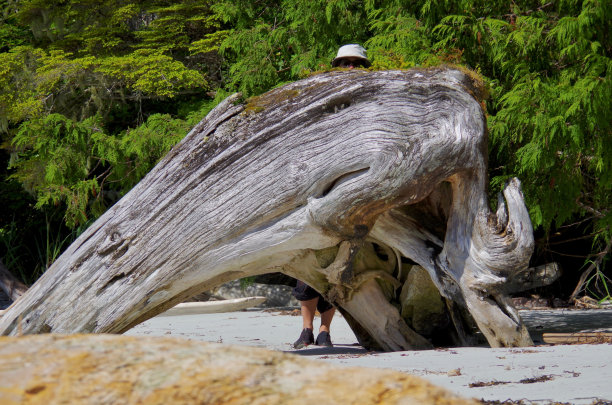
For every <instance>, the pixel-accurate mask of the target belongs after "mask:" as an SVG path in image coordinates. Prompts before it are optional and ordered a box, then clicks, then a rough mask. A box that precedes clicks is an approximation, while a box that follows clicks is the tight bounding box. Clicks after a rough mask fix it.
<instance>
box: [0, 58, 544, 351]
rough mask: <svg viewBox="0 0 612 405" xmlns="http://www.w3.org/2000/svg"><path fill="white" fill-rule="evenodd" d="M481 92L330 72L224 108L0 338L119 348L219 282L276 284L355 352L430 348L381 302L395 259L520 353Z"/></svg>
mask: <svg viewBox="0 0 612 405" xmlns="http://www.w3.org/2000/svg"><path fill="white" fill-rule="evenodd" d="M479 92H480V88H479V86H478V84H477V83H476V82H475V81H474V80H473V79H472V78H471V77H470V76H469V75H467V74H465V73H463V72H461V71H458V70H453V69H443V68H441V69H432V70H412V71H385V72H367V71H363V70H353V71H334V72H330V73H326V74H321V75H317V76H313V77H311V78H308V79H305V80H302V81H299V82H296V83H292V84H289V85H286V86H283V87H281V88H278V89H275V90H273V91H271V92H268V93H266V94H264V95H262V96H260V97H257V98H255V99H252V100H249V101H248V102H246V103H240V102H239V96H237V95H234V96H232V97H230V98H228V99H227V100H225V101H224V102H223V103H221V104H220V105H219V106H218V107H217V108H215V109H214V110H213V111H212V112H211V113H210V114H209V115H208V117H206V119H205V120H203V121H202V122H201V123H200V124H198V125H197V126H196V127H195V128H194V129H193V130H192V131H191V132H190V133H189V134H188V135H187V137H185V139H184V140H183V141H182V142H181V143H180V144H179V145H177V146H176V147H175V148H174V149H173V150H172V151H171V152H170V153H168V155H167V156H166V157H165V158H164V159H163V160H162V161H161V162H160V163H159V164H158V165H157V166H156V167H155V168H154V169H153V170H152V171H151V172H150V173H149V174H148V175H147V176H146V177H145V178H144V179H143V180H142V181H141V182H140V183H139V184H138V185H136V187H134V189H133V190H132V191H130V193H128V194H127V195H126V196H125V197H124V198H123V199H122V200H120V201H119V202H118V203H117V204H116V205H115V206H113V207H112V208H111V209H109V210H108V211H107V212H106V213H105V214H104V215H103V216H102V217H101V218H100V219H99V220H98V221H96V222H95V223H94V224H93V225H92V226H91V227H90V228H89V229H88V230H87V231H86V232H84V233H83V234H82V235H81V236H80V237H79V238H78V239H77V240H76V241H75V242H74V243H73V244H72V245H71V246H70V247H69V248H68V250H67V251H66V252H65V253H64V254H63V255H62V256H61V257H60V258H59V259H58V260H57V261H56V262H55V263H54V264H53V266H52V267H51V268H50V269H49V270H48V271H47V272H46V273H45V274H44V275H43V277H41V279H40V280H39V281H38V282H37V283H36V284H35V285H34V286H33V287H32V288H31V289H30V290H29V291H28V292H27V293H26V294H25V295H24V296H23V297H22V298H21V299H20V300H19V301H18V302H16V303H15V305H13V307H12V308H11V309H10V310H9V311H8V313H7V314H6V315H5V316H4V317H3V319H2V320H0V331H1V332H2V333H4V334H14V333H16V331H17V329H18V318H19V316H22V317H23V322H22V324H21V328H22V330H23V332H24V333H40V332H49V331H52V332H60V333H66V332H67V333H74V332H114V333H119V332H122V331H125V330H127V329H129V328H130V327H132V326H134V325H136V324H138V323H140V322H142V321H144V320H146V319H148V318H150V317H152V316H154V315H156V314H158V313H160V312H163V311H164V310H166V309H167V308H170V307H172V306H173V305H175V304H177V303H179V302H181V301H182V300H184V299H186V298H188V297H189V296H191V295H193V294H195V293H198V292H201V291H204V290H207V289H210V288H213V287H215V286H216V285H219V284H221V283H223V282H225V281H229V280H232V279H236V278H240V277H245V276H249V275H257V274H263V273H267V272H283V273H285V274H288V275H291V276H293V277H296V278H299V279H302V280H304V281H305V282H307V283H308V284H310V285H312V286H313V287H314V288H316V289H317V290H319V291H320V292H322V293H323V294H324V295H326V296H327V297H328V298H329V299H330V300H332V301H333V302H334V303H335V304H336V305H337V306H339V307H341V308H342V310H343V312H345V313H347V314H349V316H350V318H351V320H352V322H354V325H355V329H358V330H359V331H360V332H359V333H360V334H361V337H362V338H363V339H362V340H363V341H373V342H375V344H376V345H378V346H379V347H382V348H384V349H387V350H397V349H414V348H421V347H428V346H429V343H428V342H427V340H426V339H424V338H423V337H421V336H419V335H418V334H416V333H415V332H414V331H413V330H411V329H410V327H409V325H408V324H407V323H406V322H405V320H403V319H402V318H401V316H400V315H399V311H398V310H397V307H396V306H394V305H393V304H391V302H394V301H395V299H396V297H397V295H398V294H399V290H400V288H399V287H400V286H401V285H402V284H403V282H404V281H405V272H404V271H402V263H403V262H404V261H405V260H404V259H402V257H403V258H408V259H410V260H412V261H414V262H416V263H418V264H419V265H421V266H422V267H423V268H424V269H426V270H427V272H428V273H429V274H430V276H431V278H432V280H433V281H434V283H435V284H436V286H437V287H438V289H439V290H440V292H441V294H442V295H443V296H444V297H445V298H446V299H447V300H449V301H450V302H452V303H456V304H457V305H460V306H463V307H465V308H467V310H468V311H469V314H471V316H472V317H473V318H474V320H475V322H476V324H477V325H478V327H479V328H480V330H481V331H482V332H483V334H484V335H485V336H486V338H487V340H488V341H489V343H490V344H491V345H493V346H499V345H502V346H515V345H528V344H530V343H531V340H530V339H529V336H528V334H527V332H526V329H525V327H524V326H523V324H522V322H521V320H520V317H519V316H518V314H517V312H516V311H515V310H514V309H513V308H512V306H511V305H510V303H509V300H508V299H507V291H506V290H505V288H504V286H505V285H506V284H507V283H509V282H511V280H512V279H513V277H515V276H516V275H517V274H520V273H522V272H524V271H525V270H526V269H527V265H528V261H529V257H530V256H531V252H532V248H533V235H532V229H531V223H530V221H529V216H528V214H527V209H526V207H525V205H524V202H523V198H522V195H521V191H520V183H519V182H518V180H516V179H515V180H512V181H511V182H510V183H509V184H508V186H507V187H506V189H505V190H504V193H503V197H500V200H499V203H498V209H497V212H495V213H494V212H492V211H491V210H490V208H489V205H488V202H487V197H486V195H487V194H486V183H487V181H486V168H487V137H486V125H485V118H484V114H483V112H482V110H481V107H480V104H479V101H480V100H479V99H478V95H479ZM374 308H376V310H374V311H372V310H371V309H374ZM377 317H381V318H382V319H376V318H377ZM452 319H453V322H454V323H455V328H456V329H457V331H461V330H464V331H465V332H459V335H462V334H463V335H466V334H468V335H469V334H470V333H471V332H470V331H469V330H468V329H465V328H464V327H463V325H460V323H461V322H462V320H461V319H460V317H458V316H456V314H455V315H453V316H452ZM468 337H469V336H463V338H461V341H468V340H469V339H467V338H468ZM369 338H371V339H369Z"/></svg>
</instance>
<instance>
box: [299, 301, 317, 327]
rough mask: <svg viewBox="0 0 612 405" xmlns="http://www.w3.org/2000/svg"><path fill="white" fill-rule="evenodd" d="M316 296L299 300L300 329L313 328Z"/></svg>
mask: <svg viewBox="0 0 612 405" xmlns="http://www.w3.org/2000/svg"><path fill="white" fill-rule="evenodd" d="M317 301H319V298H318V297H315V298H312V299H310V300H308V301H300V307H301V308H300V310H301V312H302V329H310V330H314V326H313V321H314V317H315V312H316V310H317Z"/></svg>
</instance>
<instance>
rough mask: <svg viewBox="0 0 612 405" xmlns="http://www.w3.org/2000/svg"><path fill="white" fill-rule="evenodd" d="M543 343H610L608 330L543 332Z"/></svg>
mask: <svg viewBox="0 0 612 405" xmlns="http://www.w3.org/2000/svg"><path fill="white" fill-rule="evenodd" d="M542 340H544V342H545V343H549V344H556V345H569V344H593V343H612V333H609V332H574V333H543V334H542Z"/></svg>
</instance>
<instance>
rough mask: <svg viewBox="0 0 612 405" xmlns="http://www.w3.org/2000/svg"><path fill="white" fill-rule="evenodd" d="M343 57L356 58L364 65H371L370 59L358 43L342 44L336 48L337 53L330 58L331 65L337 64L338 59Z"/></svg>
mask: <svg viewBox="0 0 612 405" xmlns="http://www.w3.org/2000/svg"><path fill="white" fill-rule="evenodd" d="M343 58H358V59H361V60H362V62H363V64H364V66H365V67H369V66H370V65H371V63H370V61H369V60H368V56H367V53H366V50H365V49H364V47H363V46H361V45H358V44H348V45H342V46H341V47H340V49H338V54H337V55H336V57H335V58H334V60H332V66H333V67H336V66H338V64H339V62H340V59H343Z"/></svg>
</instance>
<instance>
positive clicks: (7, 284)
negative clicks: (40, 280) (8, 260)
mask: <svg viewBox="0 0 612 405" xmlns="http://www.w3.org/2000/svg"><path fill="white" fill-rule="evenodd" d="M0 289H2V291H4V293H5V294H6V295H7V296H8V297H9V298H10V299H11V300H13V301H16V300H17V298H19V297H21V296H22V295H23V294H24V293H25V292H26V291H27V290H28V286H26V285H25V284H23V283H22V282H21V281H19V280H18V279H17V278H16V277H15V276H13V274H12V273H11V272H10V271H9V270H8V269H7V268H6V266H4V263H2V260H0Z"/></svg>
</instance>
